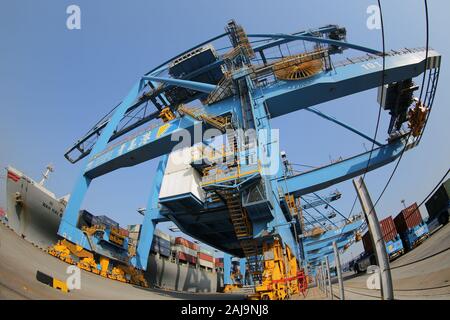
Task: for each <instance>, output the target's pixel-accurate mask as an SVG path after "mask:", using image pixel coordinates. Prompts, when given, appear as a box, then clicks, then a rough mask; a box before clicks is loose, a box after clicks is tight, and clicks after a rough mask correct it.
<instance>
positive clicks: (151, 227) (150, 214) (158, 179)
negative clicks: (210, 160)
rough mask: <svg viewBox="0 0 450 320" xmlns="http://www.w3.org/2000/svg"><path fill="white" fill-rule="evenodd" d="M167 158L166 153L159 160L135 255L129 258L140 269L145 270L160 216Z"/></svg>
mask: <svg viewBox="0 0 450 320" xmlns="http://www.w3.org/2000/svg"><path fill="white" fill-rule="evenodd" d="M168 158H169V157H168V155H165V156H163V157H162V158H161V160H160V161H159V165H158V169H157V171H156V176H155V178H154V181H153V186H152V189H151V191H150V197H149V199H148V203H147V210H145V216H144V222H143V223H142V230H141V234H140V238H139V243H138V246H137V249H136V256H134V257H133V258H132V259H131V264H132V265H133V266H135V267H137V268H139V269H141V270H147V262H148V255H149V253H150V248H151V246H152V242H153V233H154V232H155V227H156V224H157V221H159V220H160V219H161V218H162V217H161V215H160V211H159V207H158V199H159V191H160V189H161V183H162V179H163V177H164V170H165V168H166V164H167V160H168Z"/></svg>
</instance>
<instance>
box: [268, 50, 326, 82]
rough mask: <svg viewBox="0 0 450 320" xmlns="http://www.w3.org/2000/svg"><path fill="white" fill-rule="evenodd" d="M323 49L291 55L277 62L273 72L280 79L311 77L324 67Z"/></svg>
mask: <svg viewBox="0 0 450 320" xmlns="http://www.w3.org/2000/svg"><path fill="white" fill-rule="evenodd" d="M323 54H324V52H323V50H317V51H313V52H310V53H303V54H299V55H294V56H289V57H286V58H283V59H281V60H280V61H278V62H276V63H275V64H274V65H273V66H272V69H273V72H274V74H275V76H276V77H277V79H279V80H301V79H306V78H309V77H311V76H313V75H315V74H317V73H319V72H320V71H322V69H323V62H322V58H323Z"/></svg>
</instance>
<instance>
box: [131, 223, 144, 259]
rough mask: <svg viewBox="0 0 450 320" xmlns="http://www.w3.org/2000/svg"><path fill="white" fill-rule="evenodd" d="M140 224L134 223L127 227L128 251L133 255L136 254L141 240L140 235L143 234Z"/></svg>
mask: <svg viewBox="0 0 450 320" xmlns="http://www.w3.org/2000/svg"><path fill="white" fill-rule="evenodd" d="M141 227H142V225H140V224H132V225H129V226H128V227H127V229H128V253H129V254H130V255H131V256H134V255H136V247H137V244H138V241H139V237H140V234H141Z"/></svg>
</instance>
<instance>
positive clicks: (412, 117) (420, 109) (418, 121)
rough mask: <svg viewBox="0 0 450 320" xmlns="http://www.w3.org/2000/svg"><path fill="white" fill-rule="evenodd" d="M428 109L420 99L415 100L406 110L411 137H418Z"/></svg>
mask: <svg viewBox="0 0 450 320" xmlns="http://www.w3.org/2000/svg"><path fill="white" fill-rule="evenodd" d="M428 110H429V109H428V108H427V107H425V106H424V105H423V104H422V103H421V102H420V101H416V105H415V106H414V107H413V108H412V109H410V110H409V111H408V120H409V123H408V127H409V128H410V129H411V135H412V136H413V137H418V136H419V135H420V133H421V132H422V129H423V127H424V125H425V121H426V118H427V114H428Z"/></svg>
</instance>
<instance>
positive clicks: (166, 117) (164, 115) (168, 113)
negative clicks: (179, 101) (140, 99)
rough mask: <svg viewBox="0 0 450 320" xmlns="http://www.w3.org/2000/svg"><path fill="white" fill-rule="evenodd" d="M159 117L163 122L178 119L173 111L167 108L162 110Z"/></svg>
mask: <svg viewBox="0 0 450 320" xmlns="http://www.w3.org/2000/svg"><path fill="white" fill-rule="evenodd" d="M159 117H160V118H161V119H162V121H163V122H168V121H170V120H173V119H175V118H176V116H175V115H174V114H173V112H172V110H170V108H169V107H165V108H164V109H162V110H161V112H160V113H159Z"/></svg>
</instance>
